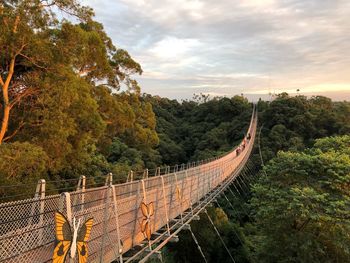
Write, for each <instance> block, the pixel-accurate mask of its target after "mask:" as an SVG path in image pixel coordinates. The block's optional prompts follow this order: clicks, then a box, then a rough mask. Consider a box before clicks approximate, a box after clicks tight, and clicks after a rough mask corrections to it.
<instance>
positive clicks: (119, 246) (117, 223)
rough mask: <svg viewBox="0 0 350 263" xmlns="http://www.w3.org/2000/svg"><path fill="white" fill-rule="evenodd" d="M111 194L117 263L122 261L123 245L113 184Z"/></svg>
mask: <svg viewBox="0 0 350 263" xmlns="http://www.w3.org/2000/svg"><path fill="white" fill-rule="evenodd" d="M111 187H112V194H113V207H114V214H115V228H116V231H117V239H118V241H117V246H118V254H119V263H123V255H122V253H123V247H122V244H121V238H120V228H119V213H118V206H117V195H116V190H115V185H112V186H111Z"/></svg>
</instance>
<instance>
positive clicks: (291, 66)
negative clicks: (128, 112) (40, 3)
mask: <svg viewBox="0 0 350 263" xmlns="http://www.w3.org/2000/svg"><path fill="white" fill-rule="evenodd" d="M84 3H86V4H88V5H90V6H91V7H93V8H94V9H95V11H96V19H97V20H98V21H101V22H102V23H103V24H104V26H105V28H106V31H107V32H108V34H109V35H110V36H111V37H112V39H113V41H114V43H115V44H116V45H117V46H120V47H122V48H125V49H127V50H128V51H129V52H130V54H131V55H132V56H133V57H134V58H135V59H136V60H137V61H138V62H140V63H141V65H142V67H143V70H144V72H145V73H144V75H143V76H141V77H140V78H138V80H139V82H140V84H141V87H142V89H143V91H145V92H150V93H156V94H161V95H163V96H170V97H174V98H175V97H176V98H183V97H185V98H189V97H192V93H193V92H194V91H198V92H211V93H219V94H227V95H232V94H241V93H254V92H261V91H264V92H265V91H268V90H275V89H278V90H281V91H292V90H296V89H298V88H299V89H301V90H312V92H313V91H315V92H317V91H318V90H320V89H319V87H322V91H325V90H328V91H331V92H332V91H335V90H342V91H344V90H345V91H350V67H349V65H350V20H349V18H348V17H349V13H350V1H348V0H322V1H319V0H307V1H305V0H279V1H277V0H241V1H232V0H221V1H211V0H172V1H170V0H163V1H157V0H119V1H98V0H88V1H85V2H84Z"/></svg>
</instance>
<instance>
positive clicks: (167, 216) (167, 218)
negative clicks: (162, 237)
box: [160, 176, 170, 236]
mask: <svg viewBox="0 0 350 263" xmlns="http://www.w3.org/2000/svg"><path fill="white" fill-rule="evenodd" d="M160 178H161V180H162V189H163V202H164V208H165V217H166V227H167V231H168V235H169V236H170V228H169V215H168V204H167V201H166V197H165V185H164V177H163V176H161V177H160Z"/></svg>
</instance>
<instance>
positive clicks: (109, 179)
mask: <svg viewBox="0 0 350 263" xmlns="http://www.w3.org/2000/svg"><path fill="white" fill-rule="evenodd" d="M112 184H113V175H112V173H108V174H107V177H106V182H105V186H109V185H112Z"/></svg>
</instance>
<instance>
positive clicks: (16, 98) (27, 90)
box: [10, 88, 35, 109]
mask: <svg viewBox="0 0 350 263" xmlns="http://www.w3.org/2000/svg"><path fill="white" fill-rule="evenodd" d="M34 93H35V89H31V88H27V89H26V90H25V91H23V92H22V93H20V94H19V95H17V96H16V97H15V98H14V99H13V100H12V102H11V103H10V108H11V109H12V108H13V106H15V105H16V104H17V103H18V102H19V101H20V100H21V99H22V98H24V97H26V96H29V95H32V94H34Z"/></svg>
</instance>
